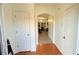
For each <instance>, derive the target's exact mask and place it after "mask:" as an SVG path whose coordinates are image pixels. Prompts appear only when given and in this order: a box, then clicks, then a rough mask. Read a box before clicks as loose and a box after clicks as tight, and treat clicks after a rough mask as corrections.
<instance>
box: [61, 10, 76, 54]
mask: <svg viewBox="0 0 79 59" xmlns="http://www.w3.org/2000/svg"><path fill="white" fill-rule="evenodd" d="M63 20H64V21H63V27H64V28H63V30H64V31H63V36H62V38H63V47H62V49H63V53H64V54H68V55H69V54H75V51H76V50H75V49H76V40H77V10H76V9H71V10H70V11H68V12H67V13H66V15H64V19H63Z"/></svg>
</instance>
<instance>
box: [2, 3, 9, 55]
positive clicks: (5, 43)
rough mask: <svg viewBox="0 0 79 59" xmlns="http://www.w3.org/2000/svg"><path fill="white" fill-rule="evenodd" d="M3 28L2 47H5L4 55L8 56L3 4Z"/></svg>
mask: <svg viewBox="0 0 79 59" xmlns="http://www.w3.org/2000/svg"><path fill="white" fill-rule="evenodd" d="M1 19H2V21H1V23H2V24H1V27H2V45H3V51H2V54H3V55H8V50H7V41H6V36H5V23H4V22H5V21H4V19H5V18H4V9H3V6H2V4H1Z"/></svg>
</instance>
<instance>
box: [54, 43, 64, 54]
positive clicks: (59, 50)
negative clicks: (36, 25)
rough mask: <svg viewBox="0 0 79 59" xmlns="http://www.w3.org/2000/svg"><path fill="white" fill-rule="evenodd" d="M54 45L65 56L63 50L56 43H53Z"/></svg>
mask: <svg viewBox="0 0 79 59" xmlns="http://www.w3.org/2000/svg"><path fill="white" fill-rule="evenodd" d="M53 43H54V44H55V45H56V47H57V48H58V50H59V51H60V52H61V53H62V55H64V54H63V52H62V50H61V49H60V48H59V46H58V45H57V44H56V43H55V42H53Z"/></svg>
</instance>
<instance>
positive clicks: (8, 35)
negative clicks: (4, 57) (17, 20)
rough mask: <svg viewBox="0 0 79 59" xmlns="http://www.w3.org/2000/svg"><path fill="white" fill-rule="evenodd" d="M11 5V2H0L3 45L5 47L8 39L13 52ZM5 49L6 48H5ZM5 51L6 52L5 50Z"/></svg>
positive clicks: (14, 46)
mask: <svg viewBox="0 0 79 59" xmlns="http://www.w3.org/2000/svg"><path fill="white" fill-rule="evenodd" d="M12 9H13V7H12V4H2V14H3V15H2V18H3V20H4V21H3V24H4V31H5V33H4V35H5V40H6V41H5V42H4V43H5V47H7V39H9V40H10V43H11V46H12V49H13V52H14V53H15V52H16V40H15V37H14V31H13V10H12ZM5 49H6V48H5ZM6 53H7V52H6Z"/></svg>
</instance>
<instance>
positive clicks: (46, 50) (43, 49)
mask: <svg viewBox="0 0 79 59" xmlns="http://www.w3.org/2000/svg"><path fill="white" fill-rule="evenodd" d="M16 55H62V53H61V52H60V51H59V50H58V48H57V47H56V46H55V45H54V44H40V45H38V46H37V49H36V52H30V51H24V52H18V53H16Z"/></svg>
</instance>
